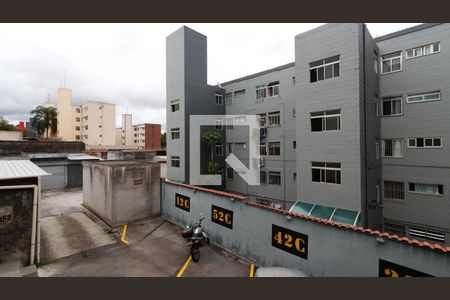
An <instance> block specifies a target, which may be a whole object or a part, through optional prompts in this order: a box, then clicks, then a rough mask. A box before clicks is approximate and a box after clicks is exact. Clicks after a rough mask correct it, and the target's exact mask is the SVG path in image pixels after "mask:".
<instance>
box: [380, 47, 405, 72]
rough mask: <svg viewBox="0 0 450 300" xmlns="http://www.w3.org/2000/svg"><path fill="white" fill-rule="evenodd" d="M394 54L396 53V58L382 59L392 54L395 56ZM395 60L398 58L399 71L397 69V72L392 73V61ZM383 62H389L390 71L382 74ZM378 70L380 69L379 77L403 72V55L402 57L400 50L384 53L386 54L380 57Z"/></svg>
mask: <svg viewBox="0 0 450 300" xmlns="http://www.w3.org/2000/svg"><path fill="white" fill-rule="evenodd" d="M396 53H398V56H394V57H389V58H383V57H385V56H389V55H393V54H396ZM396 58H400V69H399V70H395V71H392V60H394V59H396ZM384 61H390V65H389V68H390V70H391V71H389V72H384V68H383V62H384ZM380 69H381V72H380V74H381V75H384V74H391V73H396V72H401V71H402V70H403V55H402V50H400V51H394V52H391V53H386V54H383V55H381V60H380Z"/></svg>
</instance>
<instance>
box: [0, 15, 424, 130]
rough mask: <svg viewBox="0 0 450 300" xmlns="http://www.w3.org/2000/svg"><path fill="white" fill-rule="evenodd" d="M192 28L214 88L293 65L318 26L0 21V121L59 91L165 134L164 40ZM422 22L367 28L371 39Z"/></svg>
mask: <svg viewBox="0 0 450 300" xmlns="http://www.w3.org/2000/svg"><path fill="white" fill-rule="evenodd" d="M182 25H186V26H188V27H190V28H192V29H194V30H196V31H199V32H200V33H202V34H204V35H206V36H207V37H208V83H209V84H212V85H215V84H217V83H218V82H225V81H228V80H232V79H235V78H238V77H242V76H246V75H249V74H252V73H256V72H260V71H263V70H266V69H270V68H273V67H276V66H279V65H283V64H286V63H289V62H293V61H294V38H295V36H296V35H297V34H300V33H302V32H305V31H308V30H310V29H312V28H315V27H318V26H320V25H322V24H320V23H295V24H287V23H284V24H231V23H230V24H219V23H216V24H206V23H201V24H190V23H186V24H181V23H178V24H169V23H165V24H0V41H1V46H0V116H3V117H4V118H5V119H6V120H8V121H9V122H10V123H13V124H17V122H18V121H20V120H28V119H29V112H30V111H31V110H32V109H34V108H35V107H36V106H37V105H40V104H43V103H44V102H45V101H46V100H47V98H48V97H49V98H50V100H52V101H55V100H56V91H57V89H58V87H61V86H62V85H64V78H65V84H66V87H68V88H71V89H72V97H73V99H72V101H73V104H74V105H78V104H81V103H83V102H85V101H88V100H96V101H105V102H110V103H115V104H116V115H117V117H116V126H117V127H120V125H121V124H120V116H121V114H123V113H127V112H128V113H130V114H132V115H133V124H139V123H160V124H162V128H163V129H165V123H166V121H165V116H166V113H165V101H166V87H165V78H166V73H165V71H166V70H165V51H166V45H165V40H166V36H167V35H169V34H171V33H172V32H173V31H175V30H177V29H178V28H179V27H181V26H182ZM415 25H417V23H368V24H367V27H368V29H369V31H370V32H371V34H372V36H373V37H377V36H380V35H384V34H388V33H391V32H394V31H398V30H401V29H404V28H408V27H411V26H415Z"/></svg>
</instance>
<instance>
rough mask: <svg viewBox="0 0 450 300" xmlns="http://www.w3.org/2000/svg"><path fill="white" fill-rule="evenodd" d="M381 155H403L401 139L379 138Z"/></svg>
mask: <svg viewBox="0 0 450 300" xmlns="http://www.w3.org/2000/svg"><path fill="white" fill-rule="evenodd" d="M381 151H382V156H383V157H403V139H383V140H381Z"/></svg>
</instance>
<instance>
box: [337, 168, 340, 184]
mask: <svg viewBox="0 0 450 300" xmlns="http://www.w3.org/2000/svg"><path fill="white" fill-rule="evenodd" d="M336 184H341V171H336Z"/></svg>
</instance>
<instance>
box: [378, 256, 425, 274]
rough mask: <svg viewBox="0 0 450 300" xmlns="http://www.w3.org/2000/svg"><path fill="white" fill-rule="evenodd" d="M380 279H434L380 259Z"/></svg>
mask: <svg viewBox="0 0 450 300" xmlns="http://www.w3.org/2000/svg"><path fill="white" fill-rule="evenodd" d="M378 276H379V277H433V276H432V275H430V274H426V273H423V272H420V271H417V270H414V269H411V268H408V267H404V266H401V265H398V264H394V263H392V262H390V261H387V260H383V259H380V260H379V264H378Z"/></svg>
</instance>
